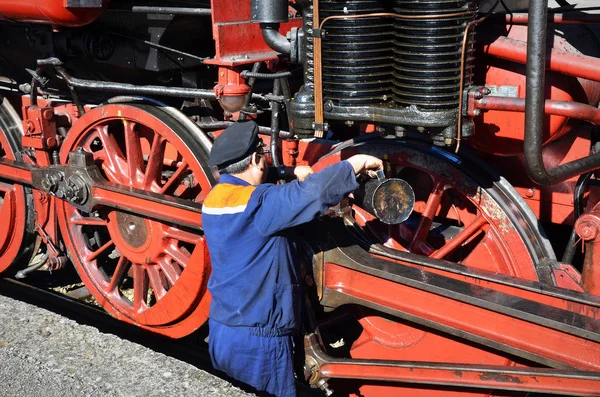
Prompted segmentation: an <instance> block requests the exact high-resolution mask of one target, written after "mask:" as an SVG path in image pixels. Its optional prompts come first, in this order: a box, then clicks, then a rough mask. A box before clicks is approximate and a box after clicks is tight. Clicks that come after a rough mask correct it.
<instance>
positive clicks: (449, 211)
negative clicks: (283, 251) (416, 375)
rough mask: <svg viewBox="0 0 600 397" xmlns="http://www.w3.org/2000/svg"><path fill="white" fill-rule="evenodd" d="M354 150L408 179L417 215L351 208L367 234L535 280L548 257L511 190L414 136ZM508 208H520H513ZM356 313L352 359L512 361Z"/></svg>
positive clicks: (384, 391) (381, 390)
mask: <svg viewBox="0 0 600 397" xmlns="http://www.w3.org/2000/svg"><path fill="white" fill-rule="evenodd" d="M352 150H353V151H354V152H359V153H367V154H373V155H376V156H378V157H380V158H383V159H384V163H385V165H386V174H387V176H388V177H399V178H403V179H405V180H407V181H408V182H409V183H410V184H411V186H412V187H413V189H414V191H415V196H416V204H415V211H414V214H413V215H412V216H411V218H410V219H409V220H408V221H407V222H405V223H404V224H402V225H395V226H388V225H385V224H383V223H381V222H379V221H378V220H377V219H376V218H375V217H374V216H373V215H371V214H369V213H368V212H367V211H365V210H364V209H362V208H360V207H357V206H354V207H353V210H354V211H353V213H354V217H355V220H356V222H357V224H359V225H360V226H361V227H362V228H363V230H365V233H366V235H368V236H369V237H370V239H371V240H372V241H374V242H379V243H383V244H384V245H386V246H388V247H390V248H393V249H397V250H402V251H411V252H415V253H418V254H421V255H426V256H430V257H435V258H439V259H449V260H453V261H457V262H460V263H462V264H463V265H465V266H467V267H474V268H479V269H484V270H489V271H494V272H498V273H503V274H508V275H513V276H516V277H520V278H524V279H529V280H537V279H538V277H537V272H536V269H535V268H534V263H535V262H536V261H538V260H540V259H542V258H543V257H547V258H552V257H553V253H552V252H549V251H548V250H547V246H546V245H545V244H544V242H543V241H542V237H541V236H540V235H539V233H537V232H536V231H535V230H532V228H531V227H530V226H529V222H528V219H530V218H528V215H529V214H528V213H527V210H526V209H523V207H522V206H519V205H515V202H514V200H512V199H511V198H510V197H514V196H511V195H510V194H507V193H506V191H505V190H506V189H507V188H506V187H505V186H501V184H499V183H493V181H489V180H488V181H487V182H483V183H481V180H480V183H477V182H475V179H474V178H472V177H470V176H468V175H466V174H465V173H464V172H463V171H464V168H463V167H464V164H463V163H462V161H460V160H458V159H457V158H456V157H454V156H452V155H450V154H447V153H445V152H441V151H439V150H438V149H437V148H431V147H429V146H428V145H422V144H419V143H411V144H406V143H405V144H401V143H397V142H389V141H388V142H386V143H385V144H364V145H358V146H355V147H353V148H352ZM480 177H481V175H477V178H480ZM482 185H483V186H482ZM518 204H522V203H518ZM510 208H513V209H514V208H519V209H515V210H514V211H512V212H511V210H510ZM507 212H510V213H507ZM353 315H354V317H355V318H356V320H357V322H358V323H359V324H360V327H361V329H362V331H361V333H360V336H359V337H358V338H357V339H356V340H355V341H354V343H353V345H352V347H351V348H350V355H351V356H352V357H354V358H365V359H386V360H405V361H434V362H449V363H451V362H456V363H472V364H482V365H514V364H515V363H514V362H512V361H510V360H509V359H506V358H504V357H502V356H498V355H496V354H494V353H492V352H489V351H486V350H483V349H480V348H478V347H477V346H473V345H468V344H465V343H462V342H460V341H458V340H453V339H451V338H447V337H445V336H444V335H442V334H437V333H435V332H429V331H428V330H425V329H423V328H421V327H419V326H415V325H412V324H410V323H405V322H403V321H400V320H398V319H388V318H384V317H382V316H381V315H380V314H377V313H374V312H372V311H369V310H365V309H362V308H357V309H355V310H354V312H353ZM358 387H359V389H360V393H361V394H363V395H365V396H372V395H375V396H386V395H397V394H398V393H399V389H398V388H397V387H385V386H381V385H360V386H358ZM402 389H403V390H402V392H404V393H407V395H411V396H428V397H432V396H448V395H452V396H467V395H468V396H484V395H490V392H473V391H458V390H457V391H450V390H428V389H426V388H410V387H403V388H402ZM491 394H493V395H496V396H497V395H501V394H497V393H496V392H491Z"/></svg>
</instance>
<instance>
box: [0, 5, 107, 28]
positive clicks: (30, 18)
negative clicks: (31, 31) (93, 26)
mask: <svg viewBox="0 0 600 397" xmlns="http://www.w3.org/2000/svg"><path fill="white" fill-rule="evenodd" d="M73 3H75V2H73ZM108 3H109V1H108V0H103V1H102V5H101V7H81V6H68V5H67V1H66V0H38V1H18V0H2V1H0V19H4V20H7V21H11V22H14V21H19V22H34V23H46V24H52V25H56V26H73V27H74V26H82V25H87V24H88V23H91V22H93V21H94V20H96V19H97V18H98V17H99V16H100V15H102V13H103V12H104V10H105V8H106V7H107V6H108Z"/></svg>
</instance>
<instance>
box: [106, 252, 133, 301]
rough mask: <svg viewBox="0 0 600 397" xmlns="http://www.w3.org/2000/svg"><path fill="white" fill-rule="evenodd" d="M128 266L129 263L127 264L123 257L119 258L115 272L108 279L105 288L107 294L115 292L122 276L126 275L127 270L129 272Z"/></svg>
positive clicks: (127, 261)
mask: <svg viewBox="0 0 600 397" xmlns="http://www.w3.org/2000/svg"><path fill="white" fill-rule="evenodd" d="M130 265H131V262H129V260H128V259H127V258H125V257H124V256H121V257H120V258H119V262H117V267H115V271H114V273H113V275H112V277H111V279H110V283H109V284H108V287H107V288H106V290H107V292H108V293H111V292H113V291H116V289H117V287H118V286H119V284H120V283H121V281H122V280H123V276H124V275H125V274H126V273H127V270H129V267H130Z"/></svg>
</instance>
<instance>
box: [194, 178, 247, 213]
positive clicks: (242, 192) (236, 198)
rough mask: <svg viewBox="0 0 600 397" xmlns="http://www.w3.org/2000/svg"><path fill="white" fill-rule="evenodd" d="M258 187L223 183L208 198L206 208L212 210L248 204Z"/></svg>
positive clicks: (205, 203)
mask: <svg viewBox="0 0 600 397" xmlns="http://www.w3.org/2000/svg"><path fill="white" fill-rule="evenodd" d="M255 189H256V186H239V185H232V184H229V183H221V184H218V185H217V186H215V187H214V188H213V189H212V190H211V191H210V192H209V193H208V196H206V199H205V200H204V206H205V207H210V208H225V207H238V206H240V205H246V204H248V201H250V196H251V195H252V193H253V192H254V190H255Z"/></svg>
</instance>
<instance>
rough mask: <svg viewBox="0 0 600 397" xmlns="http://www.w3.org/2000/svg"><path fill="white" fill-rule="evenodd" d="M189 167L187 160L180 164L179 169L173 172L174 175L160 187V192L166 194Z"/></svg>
mask: <svg viewBox="0 0 600 397" xmlns="http://www.w3.org/2000/svg"><path fill="white" fill-rule="evenodd" d="M187 169H188V165H187V163H186V162H185V161H184V162H182V163H181V165H180V166H179V168H177V171H175V172H174V173H173V175H171V178H169V180H168V181H167V182H166V183H165V184H164V186H163V187H162V188H161V189H160V192H159V193H160V194H165V193H166V192H167V191H168V190H169V189H170V188H171V187H172V186H173V184H174V183H175V182H176V181H177V180H178V179H179V178H180V177H181V174H183V172H184V171H186V170H187Z"/></svg>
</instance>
